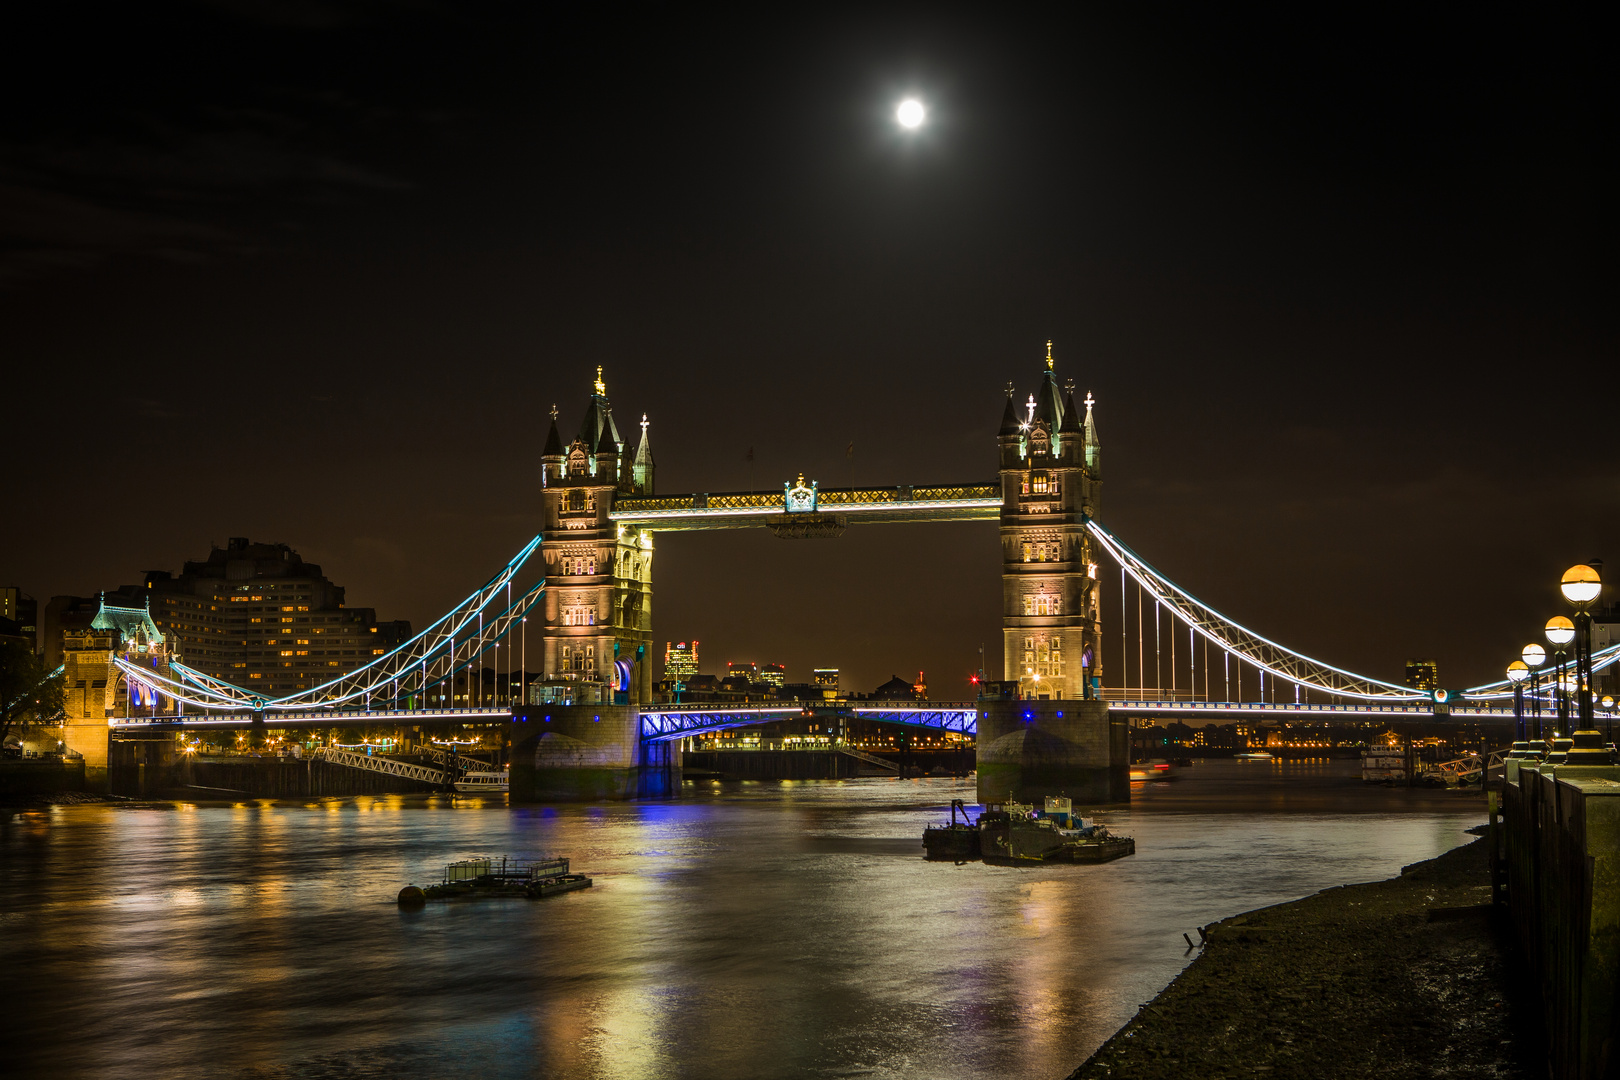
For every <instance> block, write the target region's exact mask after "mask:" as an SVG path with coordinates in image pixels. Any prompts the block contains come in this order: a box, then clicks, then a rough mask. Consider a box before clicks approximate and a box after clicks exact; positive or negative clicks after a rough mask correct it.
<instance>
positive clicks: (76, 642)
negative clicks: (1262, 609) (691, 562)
mask: <svg viewBox="0 0 1620 1080" xmlns="http://www.w3.org/2000/svg"><path fill="white" fill-rule="evenodd" d="M1074 395H1075V387H1074V384H1073V383H1063V384H1060V383H1059V380H1058V377H1057V375H1056V362H1055V360H1054V358H1053V355H1052V350H1051V344H1050V343H1048V346H1047V354H1046V357H1045V364H1044V367H1043V369H1042V370H1041V371H1040V373H1039V376H1038V380H1037V385H1036V387H1035V390H1034V391H1033V392H1031V393H1029V394H1028V395H1027V396H1026V397H1025V398H1024V400H1023V401H1019V399H1018V395H1017V394H1016V393H1015V392H1014V390H1013V387H1012V386H1011V385H1010V384H1009V386H1008V388H1007V396H1006V400H1005V404H1004V407H1003V410H1002V415H1001V422H1000V424H999V426H998V428H997V431H996V434H995V437H994V438H995V444H996V451H997V459H998V474H997V476H996V478H995V479H994V480H985V481H982V482H968V483H945V484H932V485H910V484H897V485H894V486H889V487H867V488H827V489H823V488H821V487H820V486H819V485H818V484H817V482H816V481H815V480H814V479H813V478H812V479H808V480H807V479H806V478H805V477H804V476H803V475H799V476H798V477H796V478H795V479H792V480H788V481H785V482H784V483H783V485H782V489H781V491H780V492H777V491H774V490H773V491H766V492H757V491H756V492H719V493H709V492H697V493H687V494H679V495H667V494H660V493H658V492H657V491H656V487H655V465H654V460H653V453H652V445H651V440H650V436H649V430H650V420H649V419H648V417H647V415H646V414H643V415H642V419H641V422H640V428H641V432H640V439H639V442H638V444H637V446H636V448H635V450H634V452H631V450H630V448H629V444H628V443H627V442H626V441H625V440H624V439H623V437H622V436H621V434H620V431H619V428H618V426H617V423H616V421H615V419H614V415H613V407H612V404H611V402H610V400H609V398H608V394H607V386H606V383H605V381H604V379H603V376H602V369H601V368H598V369H597V377H596V379H595V381H594V383H593V385H592V392H591V394H590V395H589V398H588V400H587V402H586V408H585V414H584V419H583V422H582V424H581V426H580V428H579V430H578V433H577V434H576V435H575V436H574V437H573V438H572V439H570V440H568V441H566V442H565V441H564V439H563V438H562V435H561V431H560V429H559V427H558V422H557V421H558V416H559V412H558V410H557V409H556V407H555V406H554V407H553V408H552V410H551V423H550V426H549V429H548V431H547V436H546V440H545V444H544V448H543V450H542V451H541V454H540V462H539V465H540V475H539V482H540V487H539V503H540V517H541V532H540V534H539V535H538V536H535V537H534V538H533V539H531V540H530V541H528V542H527V543H526V544H525V545H524V546H523V547H522V548H521V549H520V550H519V552H518V553H517V555H516V556H514V557H513V559H512V560H511V561H510V562H508V564H507V565H506V566H505V567H503V568H502V569H501V570H500V571H499V572H497V573H496V574H495V576H494V577H492V578H491V579H490V580H489V581H488V582H486V583H485V584H484V585H483V586H482V587H480V588H479V589H477V590H475V591H474V592H473V593H471V594H470V595H469V596H468V597H467V598H466V599H465V600H463V601H462V602H461V603H460V604H458V605H456V606H455V607H454V608H452V609H451V610H450V611H449V612H447V613H446V614H445V615H444V616H442V617H441V618H440V619H438V620H437V621H435V622H434V623H433V624H432V625H431V626H429V627H428V628H427V629H426V630H424V631H422V632H421V633H419V634H418V635H416V636H415V637H414V638H412V639H411V640H410V641H408V642H406V643H404V644H403V645H400V646H399V647H397V648H395V649H393V650H391V651H389V652H387V653H386V654H384V655H382V656H378V657H376V658H374V659H372V660H371V661H370V662H369V663H366V664H364V665H361V666H359V667H357V668H355V669H354V670H352V671H348V672H342V673H338V674H335V675H334V676H333V677H332V678H331V679H329V680H328V681H327V682H325V683H321V684H319V685H314V686H310V687H308V688H306V689H302V690H299V691H298V692H297V693H292V694H286V695H282V696H276V697H272V696H269V695H266V694H264V693H257V692H255V691H254V690H253V689H252V688H249V687H240V686H236V685H233V684H231V683H230V682H227V681H225V680H223V679H221V678H218V677H217V676H212V675H208V674H205V673H203V672H201V671H198V670H196V669H195V668H192V667H189V666H187V665H186V664H185V663H184V658H182V657H179V656H176V655H173V654H172V653H171V652H170V650H169V645H168V643H167V642H165V640H164V638H163V635H162V634H161V632H160V631H158V629H157V627H156V626H155V625H153V624H152V621H151V619H150V616H149V615H148V614H146V613H144V612H141V611H138V610H126V609H114V608H108V607H106V606H104V608H103V611H102V613H101V614H100V615H98V617H97V619H96V622H95V623H94V624H93V626H92V628H91V629H90V630H89V631H85V632H83V633H81V634H79V635H78V636H77V637H75V638H74V639H73V640H70V641H68V642H67V649H66V651H65V661H64V668H65V671H66V673H67V676H68V677H69V678H70V679H73V680H75V682H74V683H71V684H70V685H75V686H77V687H88V688H87V689H85V690H83V691H82V692H79V693H77V695H76V696H74V697H70V710H71V711H70V713H69V715H68V728H67V731H68V744H69V747H70V748H71V749H73V750H76V751H78V752H80V753H82V754H84V756H85V758H86V762H87V766H88V769H87V771H88V773H89V774H90V775H91V776H92V777H93V776H95V775H96V772H97V770H98V768H99V770H100V771H101V773H102V775H103V776H104V775H105V770H106V766H107V762H108V760H109V757H108V756H109V753H110V751H111V747H112V746H113V745H114V744H116V743H122V742H129V743H132V744H133V743H144V744H147V745H149V746H153V745H159V744H160V743H161V740H162V738H163V737H164V733H170V735H171V736H172V733H173V732H176V731H183V730H188V729H207V728H232V727H236V728H242V727H249V728H251V727H254V726H257V725H263V726H266V727H278V728H297V727H344V726H365V725H377V724H385V723H400V724H409V725H412V726H423V725H427V726H431V725H438V724H460V723H497V724H503V725H508V726H509V728H508V731H507V735H509V736H510V742H511V744H512V747H513V754H512V761H513V774H512V775H513V783H512V790H513V798H514V800H519V801H522V800H552V799H564V798H615V797H627V796H635V795H656V794H660V793H665V792H668V791H670V790H671V788H672V785H673V784H674V783H676V782H677V781H678V779H679V772H680V746H681V743H682V741H683V740H685V739H687V738H688V737H690V736H693V735H696V734H701V733H703V732H706V731H716V730H723V729H726V728H733V727H740V726H746V725H749V724H758V723H765V722H770V721H773V720H780V719H784V718H788V717H792V716H797V715H803V714H804V711H805V709H806V708H809V709H810V710H811V711H812V712H814V713H815V714H817V715H833V714H837V715H841V716H853V717H865V718H868V719H878V720H882V721H884V722H886V723H896V724H905V725H909V726H914V727H919V728H931V729H935V730H945V731H955V732H959V733H962V734H965V735H973V736H975V738H976V746H977V755H978V771H979V783H980V792H981V797H984V796H985V794H986V793H990V794H992V795H994V796H995V797H997V798H999V797H1002V796H1004V795H1005V794H1006V792H1007V791H1009V790H1016V791H1019V792H1021V793H1022V794H1024V795H1027V796H1039V795H1040V794H1041V793H1042V792H1055V791H1058V790H1062V791H1066V792H1068V793H1069V794H1071V795H1075V796H1076V797H1079V798H1082V799H1085V800H1088V801H1106V800H1110V799H1118V798H1123V797H1125V795H1126V791H1127V780H1126V775H1127V770H1126V766H1127V764H1128V754H1129V745H1128V732H1127V730H1126V724H1127V718H1128V717H1132V716H1153V717H1164V718H1172V717H1173V718H1180V719H1196V718H1204V720H1205V722H1206V723H1207V722H1210V721H1211V720H1217V719H1221V718H1232V719H1236V718H1240V717H1243V718H1255V717H1261V718H1264V717H1275V718H1283V717H1290V716H1293V717H1299V716H1310V717H1320V718H1322V719H1329V718H1339V719H1367V718H1389V719H1401V718H1407V719H1417V718H1433V717H1435V716H1436V715H1441V716H1444V715H1449V716H1450V717H1451V718H1453V719H1463V718H1468V719H1481V720H1488V719H1492V718H1497V717H1508V716H1511V709H1510V705H1511V701H1512V696H1513V691H1512V688H1511V687H1510V686H1509V684H1508V683H1506V682H1505V681H1502V682H1495V683H1489V684H1484V685H1481V686H1477V687H1471V688H1468V689H1467V690H1464V691H1458V692H1454V693H1448V692H1447V691H1445V690H1435V691H1420V690H1414V689H1412V688H1411V687H1407V686H1402V685H1399V684H1396V683H1391V682H1386V681H1383V680H1380V679H1376V678H1373V677H1370V676H1365V675H1359V674H1356V673H1354V672H1350V671H1347V670H1345V669H1342V668H1339V667H1335V666H1333V665H1331V664H1328V663H1325V662H1323V661H1320V660H1317V659H1314V658H1312V657H1310V656H1307V655H1305V654H1304V653H1301V652H1299V651H1297V650H1294V649H1291V648H1289V647H1287V646H1285V645H1283V644H1281V643H1280V642H1278V641H1276V640H1274V639H1272V638H1269V637H1266V636H1264V635H1262V634H1259V633H1257V632H1255V631H1252V630H1250V629H1248V628H1247V627H1245V626H1243V625H1241V624H1239V623H1237V622H1236V621H1234V620H1232V619H1230V618H1228V617H1226V616H1225V615H1223V614H1221V613H1220V612H1219V611H1217V610H1216V609H1214V608H1213V607H1211V606H1210V605H1208V604H1206V603H1204V602H1203V601H1201V600H1199V599H1198V598H1197V597H1195V596H1194V595H1193V594H1192V593H1191V592H1189V591H1188V590H1186V589H1184V588H1183V587H1181V586H1180V585H1178V584H1176V583H1175V582H1173V581H1171V580H1170V579H1169V578H1168V577H1166V576H1165V575H1164V574H1162V573H1160V572H1159V571H1158V570H1156V569H1155V568H1154V567H1153V566H1152V565H1150V564H1149V563H1148V562H1147V561H1146V560H1145V559H1144V558H1142V557H1141V556H1140V555H1138V554H1137V553H1136V552H1135V551H1134V550H1133V549H1132V548H1131V547H1130V546H1128V545H1127V544H1126V543H1125V542H1124V540H1123V539H1121V538H1120V537H1119V536H1117V535H1116V534H1114V533H1112V532H1111V531H1109V530H1108V529H1107V528H1105V527H1104V526H1103V524H1102V522H1101V520H1100V518H1099V513H1100V495H1101V487H1102V469H1101V442H1100V439H1099V437H1098V432H1097V423H1096V419H1095V404H1096V402H1095V400H1094V399H1093V398H1092V397H1091V395H1089V394H1088V395H1086V397H1085V398H1084V400H1083V402H1080V403H1077V402H1076V400H1075V396H1074ZM964 521H965V522H975V521H979V522H990V521H994V522H996V523H997V526H998V528H999V531H1000V538H1001V567H1000V571H1001V578H1002V679H1001V680H998V681H996V682H993V683H990V684H988V685H987V686H986V687H984V688H983V689H984V693H983V695H982V696H981V698H980V699H979V700H977V701H974V702H965V703H955V704H952V703H932V702H915V703H893V702H869V701H855V700H850V701H828V702H812V703H810V704H809V705H808V706H807V705H805V704H803V703H798V702H791V703H771V702H765V703H744V704H742V705H727V704H722V705H707V704H684V705H682V704H673V703H667V702H660V701H657V700H655V695H654V693H653V683H652V666H653V665H652V658H651V645H652V597H653V588H652V581H653V576H652V564H653V556H654V554H655V550H654V538H655V536H656V535H657V534H658V533H660V532H672V531H698V530H712V529H740V528H768V529H770V530H771V531H772V532H773V533H775V535H777V536H779V537H783V538H785V539H814V538H828V537H836V536H838V535H840V534H842V533H843V532H844V531H845V530H846V529H847V528H849V527H850V526H852V525H868V524H881V523H883V522H964ZM531 561H532V562H533V564H534V565H532V566H531ZM1105 561H1106V562H1107V563H1110V564H1112V566H1114V567H1117V568H1118V571H1119V581H1120V589H1119V595H1118V597H1117V598H1115V599H1110V600H1109V601H1108V603H1109V605H1110V606H1109V608H1108V610H1109V611H1117V612H1119V617H1120V626H1121V631H1120V632H1121V637H1119V638H1116V639H1114V641H1115V642H1117V644H1116V645H1114V646H1112V651H1110V645H1109V643H1108V642H1106V641H1105V634H1104V607H1105V605H1104V581H1105V580H1112V578H1111V571H1110V573H1109V575H1105V574H1104V572H1103V569H1102V567H1103V564H1104V562H1105ZM988 569H989V568H988V567H987V570H988ZM536 571H538V573H536ZM531 578H533V579H534V580H532V582H531V581H530V579H531ZM1132 585H1134V587H1135V589H1136V595H1137V603H1138V608H1139V614H1138V618H1137V620H1136V625H1137V628H1138V635H1139V636H1138V645H1137V656H1136V657H1135V659H1136V664H1135V667H1136V677H1137V678H1136V685H1134V686H1132V685H1131V684H1130V679H1129V677H1128V675H1129V669H1130V666H1131V664H1130V661H1131V659H1132V657H1131V656H1130V653H1131V650H1130V648H1129V642H1128V641H1127V640H1126V639H1125V638H1124V636H1123V634H1124V627H1125V622H1126V616H1127V614H1128V609H1127V590H1128V588H1129V587H1130V586H1132ZM1144 603H1147V604H1149V605H1151V607H1150V609H1149V610H1151V612H1152V613H1153V617H1154V620H1155V622H1154V625H1155V627H1158V625H1159V622H1158V620H1159V617H1160V616H1161V615H1163V616H1165V617H1167V618H1168V619H1169V625H1170V626H1171V628H1172V629H1171V633H1170V637H1169V649H1170V657H1169V659H1170V664H1169V667H1168V673H1167V672H1166V671H1165V670H1164V669H1163V668H1162V667H1161V665H1160V664H1159V663H1158V662H1157V659H1156V661H1155V663H1154V671H1153V672H1152V676H1153V677H1152V680H1151V683H1150V680H1149V672H1148V670H1147V666H1148V665H1147V659H1146V658H1147V655H1148V654H1147V653H1146V651H1145V648H1146V646H1145V643H1144V641H1143V638H1142V636H1141V635H1142V634H1143V629H1142V628H1143V626H1144V625H1145V623H1144V621H1143V618H1142V616H1141V614H1140V608H1141V605H1142V604H1144ZM1114 605H1117V606H1114ZM1181 628H1185V635H1186V637H1185V640H1186V650H1185V651H1184V652H1183V653H1182V654H1181V657H1180V658H1179V659H1178V657H1177V654H1176V640H1177V635H1178V634H1180V633H1181ZM531 637H533V638H534V639H535V640H534V641H533V642H531V641H530V640H529V639H530V638H531ZM1199 644H1201V645H1202V648H1203V651H1204V660H1203V683H1204V688H1203V692H1202V693H1201V694H1199V693H1196V692H1194V690H1193V685H1194V681H1195V676H1196V675H1197V670H1196V665H1197V660H1196V651H1195V646H1197V645H1199ZM1212 650H1213V653H1214V655H1215V657H1216V658H1217V661H1218V662H1219V663H1221V664H1222V665H1223V670H1222V677H1217V678H1216V679H1214V680H1212V677H1211V676H1212V664H1211V661H1210V653H1211V651H1212ZM1157 654H1158V645H1157V644H1155V652H1154V655H1155V657H1156V658H1157ZM1617 658H1620V646H1613V647H1611V648H1609V649H1605V650H1603V651H1602V652H1599V653H1597V654H1596V655H1595V656H1594V664H1593V667H1594V669H1599V668H1602V667H1606V666H1608V665H1609V664H1612V663H1614V662H1615V661H1616V659H1617ZM503 664H504V668H505V671H506V676H507V682H506V685H507V686H508V687H509V686H510V685H511V682H512V673H513V672H514V671H521V672H523V673H524V679H523V688H524V696H523V697H522V699H521V700H512V699H511V696H510V695H505V696H503V697H502V698H501V699H500V700H492V701H489V702H486V703H485V704H486V705H487V706H488V707H487V708H483V709H475V710H456V709H445V708H434V707H433V706H434V705H435V704H439V705H442V704H443V703H444V702H445V700H446V698H447V696H448V697H449V698H450V699H451V701H452V703H453V699H454V697H455V694H454V693H453V692H452V693H451V694H449V695H446V693H445V690H446V688H447V687H455V686H457V685H458V684H459V682H460V681H461V680H466V682H467V683H468V684H470V683H471V682H472V680H473V679H474V678H475V677H476V678H477V679H478V682H479V685H483V684H484V679H483V675H484V673H485V672H487V671H489V670H490V669H491V668H493V670H494V673H495V674H496V677H497V680H496V685H497V686H499V685H501V683H500V681H499V675H500V672H501V670H502V665H503ZM1234 668H1235V674H1236V676H1237V678H1236V688H1235V692H1234V688H1233V682H1232V676H1233V674H1234V670H1233V669H1234ZM1110 670H1112V672H1113V674H1112V676H1111V677H1110ZM1245 671H1247V672H1248V673H1249V674H1248V680H1249V681H1248V687H1249V688H1250V689H1254V690H1256V691H1257V693H1256V696H1255V697H1253V698H1245V697H1244V692H1245V687H1244V678H1245V676H1244V672H1245ZM535 672H538V673H539V674H538V676H537V677H534V678H530V675H532V674H533V673H535ZM1178 672H1182V673H1183V674H1185V675H1186V677H1187V681H1186V682H1185V683H1181V684H1180V685H1178V674H1177V673H1178ZM1166 674H1168V678H1166ZM1110 682H1111V683H1112V685H1110ZM1166 682H1168V683H1169V686H1168V687H1167V686H1166V685H1165V683H1166ZM1215 687H1220V688H1221V690H1220V693H1221V694H1222V695H1224V696H1225V697H1226V698H1228V699H1230V700H1222V699H1221V697H1218V696H1217V695H1216V690H1215ZM1279 690H1282V691H1284V692H1289V691H1291V693H1292V695H1293V699H1294V700H1293V701H1288V700H1286V698H1285V699H1284V700H1280V701H1279V700H1278V696H1279Z"/></svg>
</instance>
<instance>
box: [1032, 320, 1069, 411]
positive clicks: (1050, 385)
mask: <svg viewBox="0 0 1620 1080" xmlns="http://www.w3.org/2000/svg"><path fill="white" fill-rule="evenodd" d="M1053 363H1054V361H1053V358H1052V343H1051V342H1050V341H1048V342H1047V343H1046V370H1045V371H1043V372H1041V386H1040V389H1039V390H1038V391H1037V392H1036V393H1035V394H1033V395H1031V401H1033V402H1035V403H1036V406H1035V408H1034V409H1033V410H1031V412H1030V414H1029V422H1030V423H1031V424H1034V423H1035V421H1037V420H1045V421H1046V426H1047V430H1048V431H1053V432H1056V431H1060V430H1062V428H1063V398H1062V395H1061V393H1060V391H1059V390H1058V382H1057V373H1056V372H1055V371H1053V370H1052V364H1053Z"/></svg>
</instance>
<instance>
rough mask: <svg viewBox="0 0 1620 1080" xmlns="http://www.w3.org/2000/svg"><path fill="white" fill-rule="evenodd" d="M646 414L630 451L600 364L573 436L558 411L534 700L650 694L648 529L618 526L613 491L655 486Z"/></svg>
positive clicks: (600, 700)
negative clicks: (561, 430)
mask: <svg viewBox="0 0 1620 1080" xmlns="http://www.w3.org/2000/svg"><path fill="white" fill-rule="evenodd" d="M647 427H648V423H647V418H646V416H645V415H644V416H642V418H641V444H640V446H639V447H638V448H637V449H636V451H635V454H634V456H633V457H632V455H631V454H630V449H629V447H628V446H627V445H626V444H625V441H624V439H623V438H622V437H621V436H620V434H619V428H618V425H617V424H616V423H615V422H614V419H613V406H612V404H611V403H610V402H609V401H608V396H607V386H606V384H605V383H604V382H603V381H602V369H601V368H600V367H598V368H597V369H596V382H595V384H594V385H593V388H592V393H591V397H590V400H589V402H588V403H587V404H586V406H585V419H584V422H583V423H582V424H581V425H580V429H579V434H578V435H577V436H575V438H574V439H573V441H572V442H570V443H568V444H567V445H564V444H563V441H562V438H561V436H560V435H559V434H558V431H557V409H556V407H555V406H553V407H552V410H551V430H550V432H549V433H548V434H547V436H546V445H545V449H544V450H543V451H542V453H541V458H540V461H541V465H540V482H541V485H542V487H541V497H540V505H541V526H540V531H541V535H542V536H543V538H544V539H543V540H542V543H541V554H542V557H543V558H544V560H545V574H546V579H547V588H546V596H545V603H544V616H543V621H544V628H543V633H542V640H543V646H542V649H541V657H542V659H541V661H540V664H541V670H542V678H541V680H540V681H539V682H538V683H536V684H534V687H533V689H532V690H531V697H530V700H531V702H534V703H536V704H540V703H556V704H560V705H561V704H573V705H594V704H603V705H612V704H615V703H617V704H629V705H634V704H639V703H641V702H645V701H650V700H652V555H653V551H652V533H651V532H648V531H643V530H641V529H635V528H627V527H625V526H616V525H615V524H614V522H613V521H611V520H610V519H609V517H608V515H609V514H610V513H611V512H612V510H613V500H614V498H615V497H617V496H619V495H651V494H652V492H653V459H652V445H651V443H650V441H649V440H648V436H647Z"/></svg>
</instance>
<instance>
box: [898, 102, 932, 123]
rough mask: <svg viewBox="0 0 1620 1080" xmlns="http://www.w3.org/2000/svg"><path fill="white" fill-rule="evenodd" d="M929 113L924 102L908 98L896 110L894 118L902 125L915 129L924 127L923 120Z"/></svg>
mask: <svg viewBox="0 0 1620 1080" xmlns="http://www.w3.org/2000/svg"><path fill="white" fill-rule="evenodd" d="M927 115H928V114H927V112H926V111H925V110H924V109H923V104H922V102H920V101H918V100H917V99H916V98H906V100H904V101H902V102H901V103H900V105H899V107H898V108H896V109H895V110H894V118H895V120H896V121H897V122H898V123H899V124H900V126H901V127H903V128H906V129H908V130H913V131H914V130H916V129H917V128H920V127H922V123H923V120H924V119H926V118H927Z"/></svg>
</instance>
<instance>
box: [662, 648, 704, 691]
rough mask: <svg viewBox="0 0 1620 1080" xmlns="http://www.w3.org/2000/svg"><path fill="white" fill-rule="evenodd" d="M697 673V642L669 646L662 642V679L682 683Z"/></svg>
mask: <svg viewBox="0 0 1620 1080" xmlns="http://www.w3.org/2000/svg"><path fill="white" fill-rule="evenodd" d="M697 673H698V642H697V639H696V638H693V639H692V644H691V645H688V644H687V643H686V642H684V641H683V642H681V643H679V644H671V643H670V642H668V641H666V642H664V678H666V679H670V680H672V681H674V682H681V683H684V682H686V681H687V680H688V679H690V678H691V677H692V676H693V675H696V674H697Z"/></svg>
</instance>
